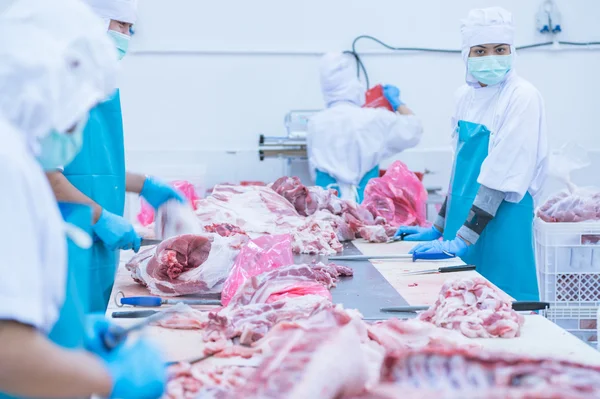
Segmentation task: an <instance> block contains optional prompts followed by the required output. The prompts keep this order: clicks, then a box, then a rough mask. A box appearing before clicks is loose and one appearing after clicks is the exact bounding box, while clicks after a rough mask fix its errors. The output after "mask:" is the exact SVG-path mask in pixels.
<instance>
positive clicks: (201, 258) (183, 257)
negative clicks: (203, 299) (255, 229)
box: [126, 234, 248, 296]
mask: <svg viewBox="0 0 600 399" xmlns="http://www.w3.org/2000/svg"><path fill="white" fill-rule="evenodd" d="M247 239H248V237H246V236H243V235H235V236H232V237H228V238H225V237H220V236H218V235H209V234H206V235H191V234H186V235H181V236H177V237H173V238H170V239H167V240H165V241H163V242H162V243H160V244H159V245H157V246H155V247H152V248H149V249H147V250H145V251H143V252H141V253H139V254H138V255H136V256H134V257H133V258H132V259H131V260H130V261H129V262H128V263H127V264H126V267H127V270H129V271H131V276H132V278H133V279H134V280H135V281H137V282H138V283H140V284H142V285H144V286H146V287H147V288H148V290H149V291H150V293H151V294H153V295H160V296H178V295H187V294H205V293H214V292H220V291H221V289H222V286H223V283H224V282H225V279H226V278H227V276H228V275H229V272H230V270H231V267H232V266H233V262H234V261H235V258H236V256H237V254H238V253H239V248H240V247H241V245H242V243H243V242H245V241H247Z"/></svg>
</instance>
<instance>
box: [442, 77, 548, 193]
mask: <svg viewBox="0 0 600 399" xmlns="http://www.w3.org/2000/svg"><path fill="white" fill-rule="evenodd" d="M459 120H465V121H469V122H474V123H478V124H482V125H485V126H486V127H487V128H488V129H489V130H490V132H491V133H490V143H489V147H488V156H487V158H486V159H485V161H484V162H483V164H482V166H481V171H480V174H479V178H478V179H477V182H478V183H479V184H482V185H484V186H486V187H488V188H491V189H494V190H498V191H501V192H503V193H505V194H506V197H505V199H506V201H509V202H514V203H517V202H520V201H521V200H522V199H523V196H524V195H525V193H527V192H529V193H530V194H531V195H532V196H533V197H534V198H536V195H537V194H539V192H540V190H541V187H542V185H543V183H544V180H545V177H546V169H547V158H548V138H547V133H546V115H545V112H544V101H543V98H542V96H541V94H540V93H539V92H538V91H537V89H536V88H535V87H534V86H533V85H532V84H531V83H529V82H528V81H526V80H525V79H523V78H521V77H519V76H518V75H516V73H515V72H514V70H513V71H511V72H509V74H508V76H507V78H506V80H505V81H504V82H502V83H499V84H497V85H494V86H487V87H479V85H473V84H466V85H464V86H463V87H461V88H460V89H459V90H458V92H457V104H456V109H455V113H454V116H453V118H452V129H453V132H454V133H453V135H454V136H455V135H456V126H457V123H458V121H459Z"/></svg>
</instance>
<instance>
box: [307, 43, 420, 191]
mask: <svg viewBox="0 0 600 399" xmlns="http://www.w3.org/2000/svg"><path fill="white" fill-rule="evenodd" d="M320 70H321V90H322V92H323V99H324V100H325V105H326V107H327V109H325V110H323V111H321V112H319V113H318V114H316V115H315V116H313V117H311V118H310V120H309V123H308V133H307V143H308V161H309V166H310V169H311V173H314V175H315V180H316V184H317V185H318V186H321V187H334V188H337V189H338V193H340V196H341V197H342V198H343V199H348V200H353V201H357V202H359V203H360V202H362V199H363V192H364V189H365V186H366V185H367V183H368V182H369V180H370V179H372V178H374V177H379V163H380V162H381V161H382V160H384V159H386V158H388V157H391V156H393V155H396V154H398V153H400V152H402V151H404V150H406V149H408V148H412V147H414V146H416V145H417V144H418V143H419V140H420V139H421V135H422V133H423V126H422V124H421V121H420V120H419V118H417V117H416V116H415V115H414V114H413V112H412V111H411V110H410V109H409V108H408V107H407V106H406V105H405V104H404V103H403V102H402V101H401V100H400V90H398V88H397V87H394V86H385V87H384V95H385V97H386V99H387V100H388V101H389V103H390V105H391V106H392V107H393V108H394V110H395V112H392V111H389V110H387V109H380V108H361V106H362V105H363V104H364V102H365V87H364V85H363V84H362V83H361V82H360V81H359V80H358V78H357V76H356V67H355V62H354V57H353V56H352V55H349V54H341V53H331V54H326V55H325V56H323V58H322V60H321V69H320Z"/></svg>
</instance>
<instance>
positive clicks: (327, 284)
mask: <svg viewBox="0 0 600 399" xmlns="http://www.w3.org/2000/svg"><path fill="white" fill-rule="evenodd" d="M351 273H352V270H351V269H350V268H348V267H345V266H338V265H334V264H330V265H323V264H316V265H312V266H310V265H305V264H304V265H290V266H284V267H280V268H277V269H274V270H271V271H269V272H267V273H263V274H260V275H258V276H253V277H252V278H250V279H248V280H247V281H246V282H245V283H244V285H243V286H241V287H240V288H239V289H238V290H237V292H236V294H235V296H234V297H233V298H232V299H231V302H230V303H229V306H233V307H235V306H240V305H248V304H251V303H269V302H273V301H276V300H279V299H281V298H291V297H295V296H303V295H309V294H314V295H320V296H323V297H325V298H327V299H331V294H330V293H329V288H331V287H333V286H335V282H336V281H337V279H338V277H340V276H348V275H351Z"/></svg>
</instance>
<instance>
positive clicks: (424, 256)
mask: <svg viewBox="0 0 600 399" xmlns="http://www.w3.org/2000/svg"><path fill="white" fill-rule="evenodd" d="M452 258H456V255H454V254H451V253H450V252H433V253H426V252H421V253H414V254H403V255H343V256H330V257H329V260H349V261H353V260H356V261H360V260H371V259H372V260H394V259H412V261H413V262H416V261H418V260H444V259H452Z"/></svg>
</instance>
